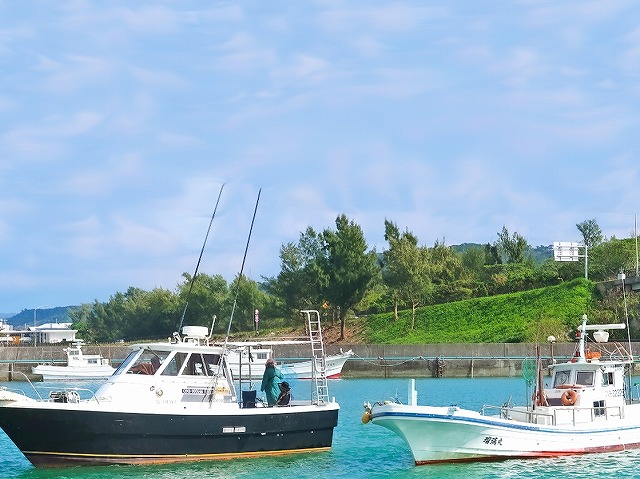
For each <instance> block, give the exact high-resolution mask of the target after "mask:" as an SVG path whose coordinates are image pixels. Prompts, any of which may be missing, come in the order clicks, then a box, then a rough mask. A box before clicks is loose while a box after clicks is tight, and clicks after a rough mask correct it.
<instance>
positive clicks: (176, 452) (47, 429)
mask: <svg viewBox="0 0 640 479" xmlns="http://www.w3.org/2000/svg"><path fill="white" fill-rule="evenodd" d="M303 407H304V408H307V409H308V410H305V411H302V410H301V409H300V408H299V407H295V406H294V407H286V408H263V409H260V408H251V409H246V410H242V409H241V410H239V412H236V413H227V414H207V413H205V414H202V413H194V414H184V413H180V412H176V413H173V414H170V413H165V414H145V413H140V412H135V413H131V412H130V413H126V412H110V411H97V410H83V409H78V408H74V407H73V405H64V407H63V406H60V407H56V408H42V407H39V406H35V407H30V406H28V405H21V406H20V407H10V406H2V407H0V427H2V429H3V430H4V431H5V432H6V434H7V435H8V436H9V437H10V438H11V440H12V441H13V442H14V443H15V444H16V446H17V447H18V448H19V449H20V450H21V451H22V453H23V454H24V455H25V456H26V457H27V459H29V461H30V462H31V463H33V464H34V465H35V466H39V467H45V466H46V467H52V466H67V465H70V464H83V463H84V464H140V463H168V462H184V461H194V460H214V459H229V458H233V457H244V456H257V455H271V454H285V453H292V452H304V451H311V450H324V449H329V448H330V447H331V442H332V436H333V428H334V427H335V426H336V424H337V418H338V410H339V407H338V406H337V404H335V403H331V404H328V405H326V406H303ZM43 432H44V433H43Z"/></svg>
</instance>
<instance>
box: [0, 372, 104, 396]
mask: <svg viewBox="0 0 640 479" xmlns="http://www.w3.org/2000/svg"><path fill="white" fill-rule="evenodd" d="M13 374H19V375H21V376H23V377H24V380H25V381H26V382H27V383H28V384H29V386H30V387H31V390H32V391H33V394H34V395H35V396H36V397H34V399H37V400H38V401H54V402H55V401H56V400H58V399H61V398H62V394H63V393H66V392H70V393H72V394H71V396H72V397H73V393H75V394H77V395H78V402H79V401H80V400H81V401H84V402H89V401H95V402H96V403H98V404H100V401H99V399H98V397H97V396H96V395H95V392H94V391H92V390H91V389H88V388H78V387H72V388H56V387H47V388H40V389H39V388H37V387H36V386H35V384H33V382H32V381H31V379H29V376H27V375H26V374H25V373H23V372H22V371H14V372H13ZM4 389H6V390H8V391H14V392H18V393H20V394H22V395H23V396H30V395H29V394H27V393H26V392H25V391H24V390H22V389H20V388H6V387H5V388H4ZM61 389H62V391H61ZM41 390H45V391H48V394H47V395H46V396H45V397H43V396H42V394H40V392H41ZM80 393H89V394H88V397H87V398H86V399H83V398H82V396H85V394H82V395H81V394H80ZM66 402H67V401H66ZM68 402H76V401H75V400H74V401H68Z"/></svg>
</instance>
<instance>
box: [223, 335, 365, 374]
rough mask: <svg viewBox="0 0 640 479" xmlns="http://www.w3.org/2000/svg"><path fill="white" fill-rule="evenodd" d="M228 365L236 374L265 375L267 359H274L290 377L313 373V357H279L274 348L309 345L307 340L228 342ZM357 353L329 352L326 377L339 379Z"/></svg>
mask: <svg viewBox="0 0 640 479" xmlns="http://www.w3.org/2000/svg"><path fill="white" fill-rule="evenodd" d="M228 344H229V346H230V347H231V350H230V352H229V357H228V361H229V368H230V369H231V372H232V373H233V377H234V378H240V377H242V378H244V379H262V375H263V374H264V369H265V363H266V361H267V360H268V359H273V360H274V361H275V362H276V365H277V366H278V368H280V369H281V370H282V372H283V373H284V374H285V375H286V376H288V377H294V378H296V379H311V378H312V377H313V361H310V360H304V359H277V358H275V353H274V351H275V350H276V348H277V347H278V346H283V345H308V344H309V342H308V341H295V340H283V341H244V342H231V343H228ZM353 356H354V353H353V351H352V350H351V349H350V350H348V351H342V349H340V352H339V353H338V354H327V355H326V357H325V361H326V377H327V379H339V378H340V375H341V374H342V368H343V366H344V363H346V362H347V360H348V359H349V358H351V357H353Z"/></svg>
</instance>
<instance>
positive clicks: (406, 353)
mask: <svg viewBox="0 0 640 479" xmlns="http://www.w3.org/2000/svg"><path fill="white" fill-rule="evenodd" d="M625 346H627V347H628V344H625ZM62 348H63V346H36V347H33V346H18V347H0V380H1V381H7V380H21V379H22V380H24V374H26V375H27V376H29V377H30V378H33V375H32V374H31V368H32V367H33V366H35V365H36V364H38V363H43V362H46V363H51V364H60V365H64V363H65V360H66V355H65V353H64V351H63V350H62ZM604 348H605V350H606V351H610V352H615V351H617V349H618V346H617V345H615V344H613V343H606V344H604ZM325 349H326V353H327V354H336V353H338V352H339V351H340V349H342V350H343V351H347V350H349V349H351V350H352V351H353V352H354V356H353V357H352V358H351V359H349V360H348V361H347V362H346V363H345V365H344V368H343V369H342V377H343V378H403V377H406V378H419V377H513V376H519V375H521V374H522V362H523V360H524V359H525V358H531V359H533V358H535V344H532V343H479V344H424V345H385V344H342V345H335V344H330V345H326V347H325ZM274 350H275V351H274V353H275V356H276V358H278V359H284V360H285V361H287V360H296V359H304V358H308V357H309V354H310V347H309V346H306V345H282V346H278V347H277V348H274ZM574 350H575V343H559V344H555V345H554V347H553V352H552V351H551V347H550V345H549V344H543V345H541V354H542V357H543V360H544V364H545V365H546V364H549V363H550V362H551V356H552V354H553V357H554V358H555V359H557V360H558V361H565V360H567V358H570V357H571V356H572V355H573V353H574ZM83 351H84V352H85V353H87V354H98V353H100V354H102V355H103V356H104V357H106V358H108V359H109V360H110V361H111V363H112V364H113V365H114V366H117V365H118V364H120V362H121V361H122V360H124V358H126V357H127V355H128V353H129V350H128V349H127V347H126V346H122V345H101V346H90V345H87V346H85V347H84V348H83ZM632 351H633V355H634V357H640V343H635V342H634V343H632ZM36 379H37V378H36Z"/></svg>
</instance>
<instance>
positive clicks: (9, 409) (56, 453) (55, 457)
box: [0, 311, 340, 466]
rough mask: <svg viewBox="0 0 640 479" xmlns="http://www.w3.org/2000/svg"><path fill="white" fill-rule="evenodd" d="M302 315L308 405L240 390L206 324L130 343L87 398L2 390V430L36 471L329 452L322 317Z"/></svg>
mask: <svg viewBox="0 0 640 479" xmlns="http://www.w3.org/2000/svg"><path fill="white" fill-rule="evenodd" d="M303 314H305V315H306V319H307V322H308V324H309V330H310V332H311V335H312V358H313V361H314V365H315V366H314V371H315V374H314V378H313V383H312V388H311V398H310V399H308V400H299V399H295V398H294V399H291V400H290V401H289V402H288V404H287V405H286V406H283V407H268V406H267V405H266V404H265V403H263V402H261V401H260V400H259V399H258V398H257V397H256V391H255V390H251V389H249V390H246V391H239V392H240V394H238V392H237V391H236V384H235V383H234V381H233V380H232V376H231V372H230V370H229V368H228V365H227V362H226V354H227V351H226V349H225V347H224V346H216V345H212V344H211V343H210V337H209V335H208V328H206V327H203V326H185V327H184V328H182V330H181V333H182V334H181V335H180V334H178V333H174V335H173V337H172V338H171V339H170V340H168V341H165V342H149V343H142V344H136V345H132V346H130V349H131V353H130V354H129V356H128V357H127V358H126V359H125V361H124V362H123V363H122V364H121V365H120V367H119V368H118V369H117V370H116V371H115V373H114V374H113V376H111V377H109V378H108V379H107V381H106V382H105V383H104V384H102V385H100V387H99V388H98V389H97V391H96V392H95V393H94V394H92V395H91V396H90V397H89V398H82V397H81V395H82V393H83V391H82V390H77V389H74V388H71V389H68V390H64V391H54V392H52V393H51V394H50V395H49V396H48V397H45V398H41V397H39V393H37V394H36V396H37V397H35V398H34V397H29V396H27V395H25V394H23V393H20V392H17V391H10V390H8V389H0V427H1V428H2V429H3V430H4V432H5V433H6V434H7V436H9V438H10V439H11V440H12V441H13V442H14V443H15V445H16V446H17V447H18V449H20V451H21V452H22V453H23V454H24V455H25V456H26V457H27V459H28V460H29V461H31V462H32V463H33V464H34V465H36V466H61V465H74V464H140V463H169V462H183V461H195V460H212V459H229V458H234V457H252V456H258V455H274V454H285V453H294V452H305V451H319V450H328V449H329V448H330V447H331V444H332V437H333V429H334V427H335V426H336V424H337V420H338V411H339V409H340V408H339V406H338V404H337V403H336V402H334V401H330V400H329V395H328V388H327V381H326V378H325V376H324V349H323V344H322V334H321V330H320V315H319V314H318V312H317V311H303ZM239 389H242V383H240V386H239ZM34 390H35V391H37V390H36V389H35V388H34ZM32 396H33V395H32ZM296 396H297V395H296ZM43 432H44V433H43Z"/></svg>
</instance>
